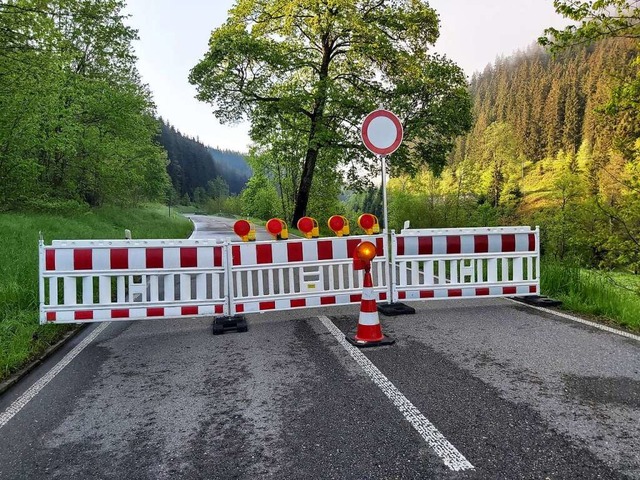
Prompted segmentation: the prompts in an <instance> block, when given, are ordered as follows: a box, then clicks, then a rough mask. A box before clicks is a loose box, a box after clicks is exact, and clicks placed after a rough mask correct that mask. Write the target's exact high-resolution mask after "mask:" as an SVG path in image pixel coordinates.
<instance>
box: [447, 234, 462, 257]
mask: <svg viewBox="0 0 640 480" xmlns="http://www.w3.org/2000/svg"><path fill="white" fill-rule="evenodd" d="M460 243H461V242H460V236H459V235H448V236H447V253H461V245H460Z"/></svg>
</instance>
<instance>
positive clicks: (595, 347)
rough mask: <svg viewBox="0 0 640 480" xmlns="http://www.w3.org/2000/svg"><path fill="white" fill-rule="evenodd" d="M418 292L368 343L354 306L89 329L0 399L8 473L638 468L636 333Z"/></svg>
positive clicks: (639, 345)
mask: <svg viewBox="0 0 640 480" xmlns="http://www.w3.org/2000/svg"><path fill="white" fill-rule="evenodd" d="M198 231H199V232H201V231H203V230H201V229H198ZM411 304H412V305H413V306H415V307H416V309H417V313H416V314H415V315H412V316H404V317H395V318H386V317H381V319H382V324H383V328H384V331H385V333H386V334H387V335H390V336H392V337H393V338H395V339H396V340H397V342H396V344H395V345H393V346H389V347H382V348H377V349H365V350H362V351H357V352H361V353H362V354H364V355H360V354H358V353H352V352H351V351H350V350H348V348H347V347H345V346H344V345H343V342H342V341H341V335H339V332H348V331H351V330H353V329H354V328H355V326H356V323H357V315H358V308H357V307H332V308H326V309H306V310H297V311H291V312H276V313H273V314H268V315H267V314H264V315H253V316H248V319H249V324H250V329H249V332H247V333H234V332H228V333H225V334H224V335H221V336H215V337H214V336H212V335H211V320H210V319H191V320H153V321H138V322H112V323H110V324H102V325H99V326H91V327H89V328H87V329H85V331H84V332H83V333H82V334H81V335H79V336H77V337H75V338H74V339H73V340H72V341H71V342H70V343H69V344H68V345H66V346H65V347H64V348H63V349H62V350H61V351H59V352H57V353H56V354H55V355H54V356H53V357H52V358H50V359H49V360H48V361H47V362H45V363H44V364H43V365H41V366H40V367H39V368H38V369H36V370H35V371H33V372H32V373H31V374H30V375H29V376H27V377H26V378H24V379H23V381H21V382H20V383H19V384H17V385H16V386H15V387H13V388H12V389H11V390H9V391H7V392H6V393H5V394H4V395H3V396H2V397H0V479H14V478H16V479H22V478H25V479H31V478H60V479H85V478H104V479H111V478H113V479H122V478H127V479H138V478H140V479H165V478H166V479H168V478H198V479H199V478H202V479H212V478H221V479H227V478H247V479H254V478H278V479H283V478H284V479H289V478H291V479H299V478H300V479H302V478H304V479H310V478H335V479H350V478H354V479H377V478H381V479H388V478H394V479H395V478H397V479H404V478H407V479H414V478H415V479H439V478H442V479H617V478H636V479H639V478H640V342H639V341H638V340H637V339H633V338H625V337H622V336H619V335H615V334H611V333H608V332H603V331H601V330H598V329H595V328H591V327H588V326H584V325H581V324H578V323H575V322H572V321H569V320H566V319H563V318H560V317H557V316H555V315H551V314H548V313H541V312H539V311H537V310H534V309H532V308H530V307H527V306H524V305H520V304H517V303H514V302H512V301H510V300H489V299H485V300H482V301H480V300H455V301H441V302H434V301H431V302H416V303H411ZM105 325H106V326H105ZM52 328H55V326H52ZM96 329H101V330H96ZM96 334H97V336H96V337H95V338H94V339H91V338H90V336H91V335H94V336H95V335H96ZM89 340H90V341H89ZM83 345H84V346H85V348H84V349H83V350H82V351H80V352H79V353H78V351H77V350H74V349H76V348H77V347H78V346H83ZM69 352H74V353H73V354H75V355H76V356H75V357H74V358H73V359H71V360H69ZM73 354H72V355H73ZM65 356H66V357H65ZM64 358H66V360H63V359H64ZM61 360H63V361H64V362H65V363H68V364H67V365H66V366H65V367H64V368H62V369H60V363H59V362H60V361H61ZM56 365H57V368H55V366H56ZM43 378H44V381H43V380H41V379H43ZM45 381H48V383H45ZM36 390H37V393H34V392H36ZM29 399H30V401H26V400H29ZM425 422H426V423H425ZM415 425H417V426H415ZM451 449H453V450H455V452H458V453H459V454H460V455H461V456H462V458H463V459H464V460H465V461H466V462H467V463H466V464H464V463H456V462H455V461H453V463H452V461H451V451H452V450H451ZM447 462H448V463H447ZM452 465H453V466H454V467H455V466H456V465H458V466H460V465H462V467H461V469H460V470H457V471H456V470H455V468H452ZM464 465H467V466H466V467H465V466H464ZM471 467H473V468H471Z"/></svg>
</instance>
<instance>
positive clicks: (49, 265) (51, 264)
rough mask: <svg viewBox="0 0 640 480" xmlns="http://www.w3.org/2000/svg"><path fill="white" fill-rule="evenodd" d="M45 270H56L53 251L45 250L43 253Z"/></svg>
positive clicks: (54, 252)
mask: <svg viewBox="0 0 640 480" xmlns="http://www.w3.org/2000/svg"><path fill="white" fill-rule="evenodd" d="M45 259H46V261H45V265H46V266H45V268H46V269H47V270H55V269H56V251H55V250H47V251H46V253H45Z"/></svg>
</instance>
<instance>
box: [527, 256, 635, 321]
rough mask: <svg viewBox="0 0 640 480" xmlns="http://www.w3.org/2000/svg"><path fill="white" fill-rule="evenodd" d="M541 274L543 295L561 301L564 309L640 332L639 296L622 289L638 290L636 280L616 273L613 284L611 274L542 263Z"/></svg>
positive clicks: (633, 277)
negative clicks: (634, 288) (623, 285)
mask: <svg viewBox="0 0 640 480" xmlns="http://www.w3.org/2000/svg"><path fill="white" fill-rule="evenodd" d="M541 273H542V276H541V279H540V284H541V285H540V288H541V290H542V293H544V294H545V295H548V296H550V297H552V298H557V299H558V300H561V301H562V302H563V308H565V309H567V310H571V311H574V312H578V313H585V314H588V315H593V316H595V317H598V318H599V319H600V320H604V321H605V322H606V323H613V324H616V325H619V326H622V327H625V328H627V329H629V330H631V331H634V332H640V295H639V294H638V293H636V292H633V291H630V290H628V289H626V288H623V287H621V286H620V285H621V284H626V285H628V286H630V287H633V286H635V287H637V286H638V285H640V281H639V280H638V278H637V276H635V275H628V274H621V273H617V274H614V276H613V278H614V279H615V283H614V282H613V281H612V277H611V276H610V275H609V274H608V273H606V274H605V273H603V272H595V271H590V270H585V269H581V268H577V267H571V266H566V265H561V264H558V263H551V262H543V264H542V266H541ZM632 289H633V288H632Z"/></svg>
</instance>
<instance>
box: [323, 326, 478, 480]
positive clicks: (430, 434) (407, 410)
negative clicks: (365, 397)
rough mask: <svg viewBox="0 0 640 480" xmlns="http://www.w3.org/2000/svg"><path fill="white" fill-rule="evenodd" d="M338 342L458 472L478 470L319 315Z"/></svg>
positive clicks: (340, 333) (338, 330) (359, 352)
mask: <svg viewBox="0 0 640 480" xmlns="http://www.w3.org/2000/svg"><path fill="white" fill-rule="evenodd" d="M318 318H319V320H320V321H321V322H322V324H323V325H324V326H325V327H327V330H329V332H331V334H332V335H333V336H334V337H335V338H336V340H338V343H340V345H342V346H343V347H344V349H345V350H346V351H347V352H348V353H349V355H351V357H353V359H354V360H355V361H356V363H357V364H358V365H360V367H361V368H362V369H363V370H364V371H365V373H366V374H367V375H369V377H370V378H371V380H372V381H373V383H375V384H376V385H377V386H378V388H380V390H382V392H383V393H384V394H385V395H386V396H387V397H388V398H389V400H391V402H392V403H393V404H394V405H395V406H396V408H398V410H400V412H401V413H402V414H403V415H404V418H405V419H406V420H407V421H408V422H409V423H410V424H411V426H412V427H413V428H415V429H416V431H417V432H418V433H419V434H420V436H421V437H422V438H423V439H424V441H425V442H427V444H428V445H429V446H430V447H431V448H432V449H433V450H434V452H435V453H436V454H437V455H438V456H439V457H440V458H441V459H442V460H443V461H444V463H445V465H446V466H447V467H449V468H450V469H451V470H453V471H455V472H459V471H462V470H474V466H473V465H471V463H470V462H469V461H468V460H467V459H466V458H465V457H464V456H463V455H462V454H461V453H460V452H459V451H458V450H457V449H456V447H454V446H453V445H452V444H451V443H449V441H448V440H447V439H446V438H445V437H444V435H442V433H440V431H438V429H437V428H436V427H435V426H434V425H433V424H432V423H431V422H430V421H429V420H427V418H426V417H425V416H424V415H423V414H422V413H421V412H420V411H419V410H418V409H417V408H416V407H415V406H414V405H413V403H411V402H410V401H409V399H408V398H407V397H405V396H404V395H403V394H402V392H401V391H400V390H398V389H397V388H396V386H395V385H394V384H393V383H391V382H390V381H389V379H388V378H387V377H386V376H385V375H384V374H383V373H382V372H381V371H380V370H379V369H378V367H376V366H375V365H374V364H373V363H372V362H371V360H369V359H368V358H367V357H366V356H365V355H364V354H363V353H362V352H361V351H360V350H358V349H357V348H356V347H354V346H353V345H351V344H350V343H349V342H347V341H346V340H345V338H344V334H343V333H342V332H341V331H340V329H339V328H338V327H336V326H335V325H334V323H333V322H332V321H331V320H329V318H328V317H326V316H320V317H318Z"/></svg>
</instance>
